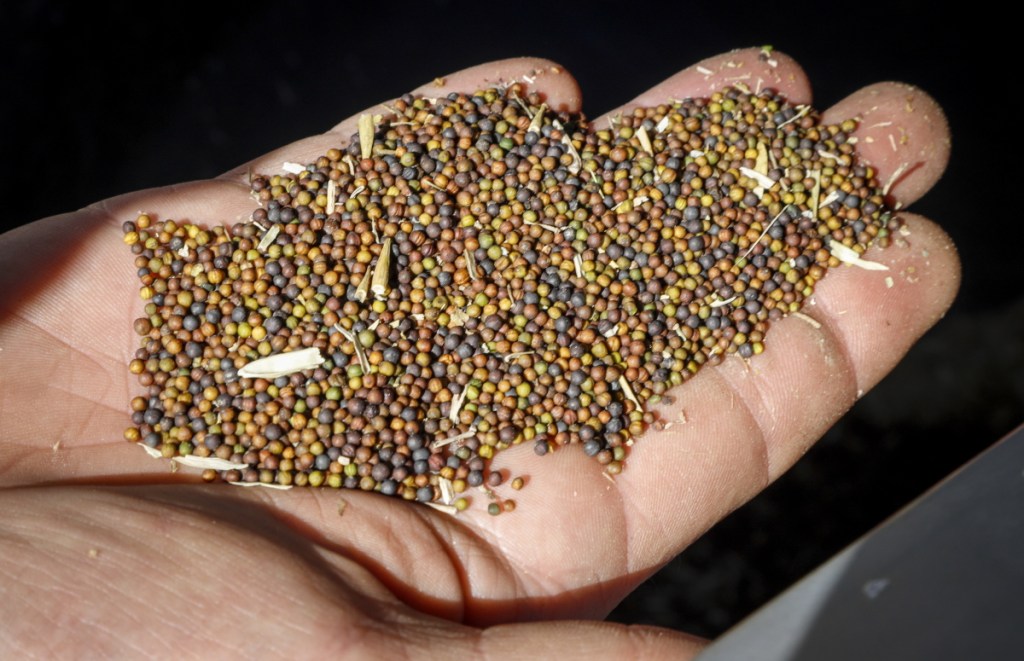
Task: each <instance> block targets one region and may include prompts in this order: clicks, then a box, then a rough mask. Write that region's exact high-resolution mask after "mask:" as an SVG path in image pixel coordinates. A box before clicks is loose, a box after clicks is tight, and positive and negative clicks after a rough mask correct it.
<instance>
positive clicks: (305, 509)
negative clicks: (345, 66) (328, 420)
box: [0, 51, 959, 658]
mask: <svg viewBox="0 0 1024 661" xmlns="http://www.w3.org/2000/svg"><path fill="white" fill-rule="evenodd" d="M762 59H763V58H759V57H758V52H757V51H739V52H735V53H730V54H727V55H722V56H719V57H715V58H711V59H709V60H707V61H704V62H702V63H700V65H696V66H695V67H691V68H690V69H687V70H685V71H682V72H680V73H679V74H677V75H676V76H674V77H672V78H671V79H669V80H667V81H665V82H664V83H662V84H660V85H658V86H657V87H655V88H653V89H651V90H649V91H647V92H645V93H644V94H643V95H641V96H640V97H638V98H637V99H636V100H635V101H634V104H639V105H654V104H657V103H660V102H664V101H665V100H667V99H669V98H683V97H687V96H699V95H704V94H707V93H708V92H710V91H712V90H714V89H717V88H720V87H722V86H723V85H725V84H727V83H728V82H729V80H730V79H732V80H735V76H737V75H744V76H746V75H747V74H749V77H748V78H746V80H747V82H748V84H749V85H751V86H753V85H754V84H763V85H764V86H769V87H774V88H776V89H778V90H779V91H780V92H782V93H783V94H784V95H785V96H787V97H788V98H790V99H791V100H793V101H795V102H803V103H806V102H809V101H810V89H809V86H808V84H807V82H806V79H805V77H804V75H803V73H802V71H801V70H800V69H799V67H798V66H797V65H796V64H795V63H794V62H792V61H790V60H789V59H788V58H786V57H785V56H782V55H779V54H774V55H773V60H772V62H765V61H762ZM708 72H711V73H708ZM523 76H529V77H530V78H531V79H535V80H536V82H535V83H534V84H535V85H536V87H537V88H538V89H539V90H540V91H542V92H543V93H545V94H546V95H547V96H548V99H549V100H548V104H549V105H551V106H556V107H557V106H560V105H561V106H564V108H565V109H567V110H578V109H579V105H580V95H579V91H578V88H577V87H576V84H575V82H574V81H573V79H572V78H571V77H570V76H569V74H567V73H565V72H564V71H562V70H561V69H560V68H558V67H556V66H555V65H553V64H552V63H550V62H546V61H541V60H525V59H518V60H508V61H502V62H496V63H491V64H488V65H483V66H480V67H476V68H473V69H469V70H466V71H463V72H460V73H457V74H454V75H452V76H449V77H448V78H447V79H446V81H445V83H444V86H443V87H438V86H435V85H434V84H431V85H430V86H429V87H426V88H424V90H423V91H424V92H425V93H428V94H430V95H438V94H443V93H446V92H447V91H451V90H459V91H473V90H475V89H478V88H481V87H485V86H488V85H493V84H495V83H497V82H499V81H509V80H512V79H522V77H523ZM854 116H856V117H859V118H860V119H861V123H860V128H859V129H858V130H857V132H856V135H857V136H858V138H859V148H860V152H861V154H862V157H863V158H864V159H865V160H867V161H868V162H870V163H871V164H873V165H874V166H875V167H876V168H877V170H878V171H879V173H880V174H879V178H880V180H881V181H886V180H887V179H888V178H889V177H890V176H891V175H893V173H897V174H899V177H897V178H896V180H895V183H894V184H893V186H892V189H891V192H892V194H893V195H894V197H895V198H896V199H897V200H899V201H900V203H902V204H904V205H905V204H908V203H910V202H912V201H914V200H915V199H917V198H918V197H920V196H921V195H922V194H923V193H924V192H925V191H927V190H928V188H929V187H931V185H932V184H934V182H935V181H936V180H937V179H938V177H939V176H940V175H941V173H942V170H943V168H944V166H945V162H946V158H947V155H948V134H947V129H946V125H945V122H944V120H943V118H942V114H941V111H940V110H939V109H938V107H937V106H936V105H935V103H934V102H933V101H932V100H931V99H930V98H928V97H927V96H926V95H925V94H923V93H922V92H920V91H919V90H916V89H913V88H909V87H907V86H903V85H897V84H891V83H890V84H880V85H876V86H872V87H870V88H866V89H863V90H860V91H859V92H857V93H855V94H854V95H852V96H851V97H849V98H847V99H846V100H844V101H843V102H841V103H840V104H838V105H837V106H836V107H834V108H832V109H830V110H829V111H827V113H826V114H825V118H826V119H827V120H829V121H834V120H841V119H845V118H848V117H854ZM600 121H601V120H598V122H597V123H599V122H600ZM354 130H355V120H354V119H349V120H346V121H345V122H342V123H341V124H340V125H338V126H337V127H335V128H334V129H332V130H331V131H329V132H328V133H326V134H323V135H318V136H314V137H311V138H308V139H306V140H303V141H300V142H298V143H295V144H292V145H289V146H287V147H284V148H282V149H281V150H279V151H277V152H275V153H273V154H268V155H267V156H265V157H263V158H260V159H258V160H257V161H255V162H253V163H251V164H248V165H246V166H243V167H241V168H240V169H238V170H236V171H234V172H231V173H228V174H226V175H224V176H223V177H221V178H219V179H217V180H213V181H200V182H193V183H187V184H182V185H179V186H172V187H167V188H161V189H155V190H150V191H143V192H139V193H132V194H129V195H125V196H122V197H118V198H114V199H111V200H106V201H104V202H101V203H99V204H96V205H94V206H92V207H89V208H87V209H84V210H82V211H78V212H75V213H71V214H66V215H63V216H59V217H54V218H49V219H46V220H42V221H39V222H37V223H34V224H32V225H28V226H26V227H23V228H20V229H18V230H15V231H12V232H9V233H8V234H6V235H3V236H0V261H2V263H3V265H4V268H3V269H2V270H0V292H3V293H2V295H0V296H2V298H0V423H2V424H0V511H2V512H3V516H2V518H0V596H2V598H0V621H3V622H4V623H5V627H6V629H7V635H6V636H5V637H4V638H3V639H2V640H0V646H6V648H5V649H3V650H2V652H0V656H7V654H8V653H11V652H12V651H24V652H33V653H37V654H40V655H47V654H49V653H53V652H57V653H63V654H70V653H72V652H74V653H75V654H76V655H82V654H83V653H90V652H103V651H106V652H117V651H125V650H130V651H134V652H143V653H150V654H171V653H174V654H176V655H177V654H180V653H182V652H185V653H188V654H195V655H200V654H202V655H206V656H212V655H224V654H238V655H245V656H248V655H254V654H257V653H258V654H264V655H282V656H283V655H287V656H305V655H312V654H337V653H351V654H366V655H369V654H371V653H374V654H386V653H393V654H399V653H401V654H406V655H409V654H412V653H418V654H422V655H424V656H425V655H427V654H432V655H434V656H437V655H438V654H442V655H443V656H445V657H448V656H454V655H456V654H460V655H462V654H481V653H487V654H490V655H495V656H502V655H506V654H507V655H509V656H511V655H513V654H516V655H522V654H523V653H531V652H532V653H536V652H543V651H545V650H548V651H549V652H551V653H554V652H557V653H558V654H559V655H560V656H563V657H571V656H574V655H579V656H584V655H591V654H594V653H596V652H602V653H608V654H619V655H621V654H629V655H637V654H641V653H643V654H647V655H651V654H655V653H665V654H672V655H673V656H675V657H676V658H679V657H680V656H685V655H687V654H692V653H693V652H695V651H696V650H697V649H699V646H700V643H699V641H696V640H691V639H689V638H686V637H684V636H682V635H681V634H676V633H673V632H666V631H662V630H654V629H647V628H642V627H632V628H631V627H620V626H616V625H609V624H604V623H599V622H595V621H593V620H595V619H599V618H601V617H603V616H604V615H606V614H607V613H608V611H609V610H611V608H612V607H614V605H615V604H616V603H618V601H619V600H621V599H622V598H623V597H624V596H625V595H626V594H627V593H628V592H629V591H630V590H631V589H633V588H634V587H635V586H636V585H637V584H638V583H640V582H641V581H642V580H643V579H644V578H646V577H647V576H649V575H650V574H651V573H652V572H654V571H656V570H657V569H658V568H659V567H660V566H662V565H663V564H664V563H665V562H667V561H668V560H669V559H670V558H671V557H673V556H674V555H675V554H677V553H679V551H680V550H682V549H683V548H684V547H685V546H686V545H687V544H688V543H690V542H691V541H692V540H694V539H695V538H696V537H697V536H699V535H700V534H701V533H703V532H704V531H705V530H707V529H708V528H709V527H710V526H711V525H713V524H714V523H715V522H716V521H718V520H719V519H720V518H722V517H723V516H724V515H725V514H727V513H728V512H730V511H731V510H733V509H735V508H736V507H737V506H739V505H740V504H742V503H743V502H745V501H746V500H748V499H749V498H751V497H752V496H753V495H755V494H756V493H757V492H758V491H760V490H761V489H763V488H764V487H765V486H766V485H767V484H768V483H770V482H771V481H772V480H774V479H775V478H776V477H778V476H779V475H780V474H781V473H782V472H783V471H785V470H786V469H787V468H788V467H789V466H790V465H792V463H793V462H794V461H796V459H797V458H799V457H800V455H801V454H802V453H803V452H804V451H806V449H807V448H808V447H809V446H810V445H811V444H812V443H813V442H814V441H815V440H816V439H817V438H818V437H819V436H820V434H821V433H822V432H824V431H825V429H827V428H828V427H829V426H830V425H831V424H832V423H833V422H834V421H835V420H836V418H837V417H838V416H839V415H841V414H842V413H843V411H845V410H846V409H847V408H848V407H849V406H850V405H851V404H852V403H853V402H854V401H855V399H856V398H857V397H858V396H859V394H861V393H862V392H863V391H865V390H866V389H868V388H870V387H871V386H872V385H873V384H874V383H876V382H877V381H878V380H879V379H880V378H881V377H882V376H883V375H884V374H885V373H886V372H887V371H888V370H889V369H890V368H891V367H892V366H893V365H894V364H895V363H896V361H897V360H898V359H899V358H900V357H901V356H902V355H903V353H904V352H905V351H906V350H907V348H908V347H909V346H910V345H911V343H912V342H913V341H914V340H915V339H916V338H917V337H919V336H920V334H921V333H923V332H924V331H925V330H926V329H927V328H928V327H929V326H930V325H931V324H932V323H934V322H935V321H936V320H937V319H938V318H939V317H940V316H941V314H942V313H943V312H944V311H945V309H946V308H947V307H948V305H949V303H950V301H951V299H952V296H953V294H954V293H955V290H956V287H957V283H958V278H959V267H958V262H957V258H956V254H955V252H954V250H953V248H952V246H951V244H950V243H949V241H948V239H947V237H946V236H945V235H944V234H943V233H942V232H941V231H940V230H939V229H937V228H936V227H935V226H934V225H932V224H931V223H929V222H928V221H926V220H924V219H921V218H918V217H915V216H914V215H912V214H902V216H903V218H904V220H905V221H906V226H905V227H906V229H905V230H904V231H903V232H902V233H901V235H900V236H899V237H898V240H897V241H896V242H895V245H894V246H892V247H891V248H889V249H887V250H877V251H873V252H872V254H871V256H870V259H872V260H875V261H879V262H882V263H884V264H887V265H888V266H889V270H888V271H886V272H877V271H865V270H861V269H857V268H853V267H842V268H840V269H837V270H835V271H834V272H832V273H829V275H828V276H827V277H826V278H825V279H824V280H823V281H822V282H821V283H820V285H819V286H818V289H817V292H816V293H815V295H814V296H813V297H812V299H811V300H810V301H809V303H808V305H807V306H806V307H805V310H804V313H803V314H802V315H799V316H794V317H790V318H787V319H784V320H782V321H780V322H777V323H775V324H774V326H773V328H772V330H771V332H770V333H769V337H768V343H767V344H768V348H767V350H766V351H765V353H764V354H762V355H759V356H757V357H756V358H753V359H751V360H743V359H741V358H739V357H738V356H731V357H729V358H727V359H725V360H724V361H723V362H722V364H720V365H718V366H716V367H713V368H707V369H704V370H702V371H701V372H700V373H699V374H698V375H697V376H695V377H694V378H692V379H690V380H689V381H687V382H686V383H685V384H684V385H683V386H680V387H679V388H678V390H677V392H675V393H674V394H675V402H674V404H672V406H671V407H666V408H663V409H662V410H661V414H662V416H663V418H664V419H665V420H667V421H669V422H670V423H671V424H669V425H667V428H666V429H664V430H663V431H651V432H648V433H647V434H645V435H644V437H642V438H641V439H640V440H639V442H638V443H637V446H636V447H635V448H634V450H633V453H632V454H631V456H630V458H629V461H628V466H627V467H626V470H624V471H623V473H622V474H621V475H618V476H616V477H615V478H614V480H612V479H610V478H609V477H608V476H607V475H605V474H604V472H603V470H602V467H601V466H600V465H598V464H597V463H596V462H594V461H593V460H590V459H588V458H586V457H585V456H584V455H583V453H582V452H580V451H578V449H577V448H575V447H570V448H565V449H563V450H561V451H559V452H556V453H554V454H553V455H549V456H546V457H537V456H535V454H534V453H533V451H532V449H531V448H530V447H525V446H518V447H514V448H511V449H509V450H506V451H504V452H502V453H501V454H500V455H498V456H497V458H496V459H495V461H494V466H495V467H496V468H502V467H506V468H508V469H509V470H510V472H511V473H512V474H514V475H523V476H526V477H527V487H526V488H524V489H523V490H522V491H519V492H515V499H516V501H517V503H518V504H519V507H518V509H517V511H516V513H515V514H512V515H504V516H498V517H493V516H489V515H488V514H487V513H486V511H485V509H484V508H481V507H473V508H471V509H470V510H468V511H466V512H463V513H460V514H459V515H458V516H449V515H447V514H444V513H440V512H437V511H435V510H432V509H430V508H427V507H423V506H419V505H412V504H409V503H405V502H401V501H399V500H397V499H392V498H385V497H382V496H379V495H374V494H367V493H362V492H357V491H347V490H340V491H339V490H332V489H326V488H324V489H312V488H311V489H293V490H291V491H274V490H268V489H240V488H235V487H233V486H228V485H225V484H214V485H206V484H202V483H200V481H199V480H198V478H197V477H196V476H195V475H192V474H188V475H186V474H185V472H184V471H182V472H179V473H173V474H172V473H171V472H170V470H169V466H168V463H167V462H164V461H156V460H153V459H151V458H149V457H148V456H147V455H146V454H145V453H144V452H143V451H142V450H141V449H140V448H138V447H135V446H134V445H133V444H129V443H126V442H125V441H124V440H123V438H122V432H123V429H124V428H125V427H126V426H127V424H128V422H127V414H126V408H127V403H128V401H129V399H130V398H131V396H132V395H133V394H134V392H135V388H136V386H135V378H134V377H132V376H131V375H130V374H129V372H128V370H127V367H126V365H127V363H128V361H129V359H130V356H131V353H132V351H133V349H134V347H135V345H136V343H137V339H136V337H135V335H134V333H133V332H132V328H131V325H132V320H133V319H135V318H136V317H138V316H140V313H141V307H142V303H141V301H140V300H139V298H138V295H137V288H138V284H137V281H136V279H135V275H134V273H133V272H132V267H131V258H130V256H129V252H128V250H127V249H126V248H125V246H124V245H123V244H122V242H121V230H120V227H121V224H122V222H124V221H125V220H130V219H132V218H134V216H135V215H137V213H138V212H140V211H146V212H149V213H153V214H155V215H157V216H158V217H161V218H175V219H186V220H190V221H192V222H197V223H200V224H211V223H217V222H229V223H230V222H237V221H244V220H246V219H247V218H248V216H249V213H250V212H251V210H252V204H253V203H252V200H251V198H250V197H249V194H248V187H247V186H246V184H245V172H246V171H247V170H248V168H250V167H251V168H252V169H253V170H255V171H263V172H268V171H276V170H279V168H280V166H281V163H282V162H283V161H298V162H308V161H311V160H313V159H314V158H315V157H316V156H318V155H319V154H321V153H323V152H324V151H325V150H326V149H328V148H330V147H334V146H337V145H338V144H340V143H341V142H342V141H344V140H347V138H348V136H349V135H351V134H352V133H353V132H354ZM509 489H510V487H508V486H507V485H506V486H502V487H498V488H497V492H498V494H499V495H502V496H508V495H511V493H512V492H511V491H509ZM552 620H560V621H561V622H552ZM567 620H568V621H567ZM571 620H591V621H589V622H586V621H571ZM499 625H505V626H499Z"/></svg>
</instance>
